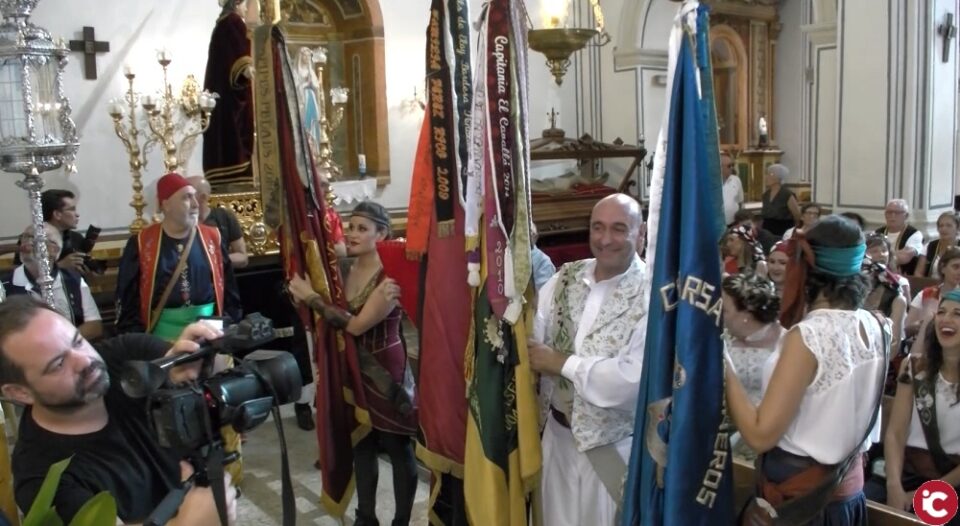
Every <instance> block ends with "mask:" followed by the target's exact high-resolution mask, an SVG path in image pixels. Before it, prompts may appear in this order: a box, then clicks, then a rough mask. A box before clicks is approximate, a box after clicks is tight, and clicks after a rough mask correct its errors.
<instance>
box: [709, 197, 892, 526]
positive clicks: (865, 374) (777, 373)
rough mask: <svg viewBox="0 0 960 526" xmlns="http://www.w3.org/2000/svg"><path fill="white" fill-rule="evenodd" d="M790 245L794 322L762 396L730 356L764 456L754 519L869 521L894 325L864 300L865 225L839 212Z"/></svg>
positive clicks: (729, 385) (750, 432)
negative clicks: (873, 453) (865, 459)
mask: <svg viewBox="0 0 960 526" xmlns="http://www.w3.org/2000/svg"><path fill="white" fill-rule="evenodd" d="M790 243H791V247H790V250H789V253H790V256H791V260H790V263H789V267H788V269H787V282H786V284H785V286H784V291H783V307H782V309H781V313H782V314H781V318H780V321H781V323H782V324H783V326H784V327H790V330H789V331H788V332H787V333H786V334H785V335H784V337H783V338H782V339H781V340H780V344H779V345H778V348H777V350H776V351H775V353H774V356H773V357H772V358H771V359H770V361H769V362H768V363H767V366H766V368H765V371H764V393H763V398H762V399H761V400H760V403H759V404H756V405H755V404H754V403H753V402H752V401H751V400H750V396H749V394H748V393H747V390H746V389H745V388H744V386H743V384H742V383H741V381H740V379H739V378H738V376H737V373H736V370H735V364H734V363H733V361H732V359H731V358H730V357H729V356H728V357H727V359H726V362H725V363H726V365H727V371H726V375H725V376H726V382H725V391H726V397H727V407H728V408H729V412H730V415H731V417H732V418H733V422H734V424H735V425H736V427H737V429H738V430H739V432H740V435H741V436H742V437H743V439H744V440H745V441H746V443H747V444H748V445H749V446H750V447H751V448H753V449H754V450H755V451H757V452H758V453H760V454H761V457H760V458H759V459H758V462H757V472H756V476H757V478H758V484H757V487H758V488H759V494H758V495H757V496H756V498H754V499H751V501H750V502H749V504H748V506H747V508H746V509H745V510H744V524H756V523H757V522H753V521H766V522H759V523H761V524H763V523H767V524H769V523H770V521H772V518H773V517H774V516H778V517H779V519H778V520H777V522H778V523H783V524H812V525H818V526H819V525H830V526H835V525H839V526H846V525H860V524H866V521H867V506H866V498H865V497H864V495H863V469H862V465H861V463H862V452H863V451H865V448H864V445H867V446H869V444H870V443H871V442H876V441H877V440H879V438H880V437H879V434H880V426H879V420H878V419H877V416H878V413H879V402H880V400H881V397H882V394H883V384H884V378H885V375H886V365H887V358H886V350H887V347H888V345H889V343H888V341H889V323H888V322H887V321H886V320H882V321H881V320H880V319H878V318H877V317H876V316H874V315H873V314H872V313H870V312H868V311H866V310H863V309H862V308H861V305H862V304H863V298H864V296H866V292H867V290H868V283H867V278H866V277H865V276H863V275H862V274H861V273H860V267H861V265H862V262H863V256H864V252H865V251H866V247H865V246H864V242H863V235H862V234H861V232H860V229H859V228H858V227H857V226H856V225H855V224H853V223H852V222H850V221H849V220H847V219H845V218H842V217H839V216H829V217H826V218H824V219H821V220H820V221H818V222H817V223H816V224H814V225H813V226H812V227H811V228H810V229H809V230H808V231H807V232H798V233H797V234H796V235H795V236H794V238H793V239H791V241H790ZM824 484H826V486H824ZM819 488H825V489H824V490H823V491H815V490H818V489H819ZM774 514H775V515H774Z"/></svg>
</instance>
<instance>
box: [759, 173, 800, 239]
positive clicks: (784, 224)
mask: <svg viewBox="0 0 960 526" xmlns="http://www.w3.org/2000/svg"><path fill="white" fill-rule="evenodd" d="M788 175H790V170H788V169H787V167H786V166H784V165H782V164H771V165H770V166H768V167H767V172H766V176H765V178H764V180H763V182H764V184H765V185H766V187H767V189H766V191H764V192H763V208H762V209H761V211H760V213H761V214H762V215H763V228H764V229H766V230H767V231H769V232H770V233H771V234H774V235H777V236H782V235H783V233H784V232H786V231H787V229H789V228H791V227H793V226H794V225H796V224H797V223H799V222H800V221H801V218H800V203H799V202H798V201H797V196H796V195H794V194H793V192H792V191H790V189H789V188H785V187H784V186H783V180H784V179H786V177H787V176H788Z"/></svg>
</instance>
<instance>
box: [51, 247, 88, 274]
mask: <svg viewBox="0 0 960 526" xmlns="http://www.w3.org/2000/svg"><path fill="white" fill-rule="evenodd" d="M86 256H87V255H86V254H84V253H83V252H72V253H70V254H67V255H66V256H64V258H63V259H61V260H60V261H57V266H58V267H60V268H61V269H64V270H73V271H76V272H78V273H80V275H81V276H84V277H86V276H87V274H89V273H90V269H88V268H87V266H86V265H84V264H83V259H84V258H85V257H86Z"/></svg>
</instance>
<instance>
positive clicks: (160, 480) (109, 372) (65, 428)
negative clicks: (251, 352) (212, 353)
mask: <svg viewBox="0 0 960 526" xmlns="http://www.w3.org/2000/svg"><path fill="white" fill-rule="evenodd" d="M217 336H219V333H218V332H217V331H214V330H213V329H211V328H209V327H208V326H205V325H202V324H192V325H189V326H188V327H187V328H186V329H184V331H183V333H182V334H181V336H180V339H179V340H178V341H177V342H176V343H174V344H173V347H172V348H171V347H170V344H169V343H166V342H164V341H162V340H160V339H157V338H155V337H153V336H149V335H145V334H125V335H122V336H118V337H116V338H111V339H107V340H103V341H102V342H99V343H98V344H97V346H96V348H94V347H93V346H91V345H90V343H88V342H87V341H86V340H85V339H84V338H83V337H82V336H81V335H80V333H79V331H78V330H77V328H76V327H74V326H73V325H72V324H71V323H70V322H69V321H67V319H66V318H64V317H63V316H61V315H60V314H58V313H57V312H56V311H54V310H52V309H51V308H50V307H48V306H47V305H46V304H44V303H42V302H40V301H39V300H36V299H34V298H32V297H29V296H19V297H16V298H10V299H8V300H7V301H6V302H4V303H2V304H0V391H2V393H3V395H4V397H6V398H9V399H12V400H14V401H16V402H19V403H21V404H23V405H24V406H26V409H25V410H24V412H23V416H22V417H21V420H20V434H19V436H18V437H17V443H16V448H15V449H14V453H13V476H14V486H15V492H16V499H17V504H18V505H19V506H20V509H22V510H27V509H29V508H30V505H31V504H32V503H33V500H34V499H35V498H36V496H37V493H38V492H39V490H40V486H41V484H42V482H43V479H44V477H46V475H47V470H48V469H49V467H50V466H51V465H52V464H53V463H55V462H58V461H60V460H63V459H65V458H68V457H72V460H71V461H70V465H69V466H68V468H67V470H66V471H65V472H64V474H63V477H62V478H61V480H60V485H59V486H58V489H57V493H56V496H55V497H54V501H53V504H54V506H55V507H56V510H57V513H58V514H59V515H60V517H61V518H62V519H63V521H64V523H69V522H70V521H71V520H72V519H73V516H74V515H75V514H76V513H77V511H79V510H80V508H81V507H82V506H83V504H84V503H86V502H87V501H88V500H90V499H91V498H92V497H93V496H94V495H96V494H97V493H99V492H100V491H104V490H105V491H108V492H109V493H110V494H111V495H113V497H114V499H115V500H116V503H117V514H118V516H119V519H120V520H121V521H123V524H136V523H138V522H140V521H142V520H143V519H145V518H146V517H147V516H148V515H149V514H150V512H151V511H153V509H154V508H155V507H156V506H157V505H158V504H159V503H160V501H161V500H163V498H164V496H166V495H167V493H168V492H169V491H170V490H172V489H174V488H175V487H177V486H178V485H179V484H180V481H181V480H184V478H185V477H186V476H187V475H188V474H189V471H190V467H189V465H188V464H186V463H185V462H180V461H179V459H178V458H177V457H176V456H174V455H173V454H172V452H171V451H169V450H166V449H163V448H161V447H160V446H159V444H158V443H157V441H156V439H155V438H154V435H153V433H152V432H151V430H150V428H149V425H148V423H147V415H146V412H145V404H144V402H143V401H142V400H135V399H131V398H129V397H127V396H126V395H125V394H124V393H123V391H122V389H121V388H120V382H119V371H120V367H121V366H122V364H123V363H124V362H125V361H127V360H152V359H156V358H159V357H161V356H163V355H165V354H166V355H169V354H178V353H184V352H194V351H196V350H197V349H198V348H199V344H198V343H197V342H199V341H203V340H210V339H213V338H216V337H217ZM200 366H201V364H200V363H199V362H193V363H191V364H187V365H183V366H181V367H178V368H175V369H173V370H172V371H171V372H170V378H171V380H172V381H174V382H184V381H188V380H193V379H196V378H197V376H198V374H199V370H200ZM225 484H226V485H227V491H226V495H227V510H228V512H229V516H230V521H231V523H234V522H235V516H236V491H235V490H234V489H233V488H232V487H231V486H230V479H229V477H227V479H226V480H225ZM218 523H219V520H218V519H217V512H216V506H215V505H214V501H213V493H212V491H211V490H210V488H200V487H194V488H193V489H191V490H190V491H189V492H188V493H187V495H186V498H185V499H184V500H183V504H182V505H181V506H180V508H179V511H178V513H177V516H176V517H174V518H173V519H172V520H171V521H170V522H169V523H168V524H170V525H177V526H179V525H191V526H192V525H200V524H204V525H205V524H218Z"/></svg>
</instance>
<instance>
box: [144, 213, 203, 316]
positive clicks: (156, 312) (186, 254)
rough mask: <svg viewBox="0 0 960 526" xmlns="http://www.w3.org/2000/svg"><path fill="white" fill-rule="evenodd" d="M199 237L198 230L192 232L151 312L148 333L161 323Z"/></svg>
mask: <svg viewBox="0 0 960 526" xmlns="http://www.w3.org/2000/svg"><path fill="white" fill-rule="evenodd" d="M196 237H197V229H196V228H194V229H193V230H191V231H190V238H189V239H188V240H187V245H186V246H185V247H184V249H183V252H181V253H180V259H179V260H178V261H177V266H176V268H174V269H173V273H172V274H170V279H169V280H168V281H167V286H166V287H165V288H164V289H163V294H161V295H160V301H158V302H157V304H156V305H155V306H154V307H153V310H151V311H150V320H149V322H148V325H147V332H151V331H153V328H154V327H155V326H156V325H157V322H158V321H160V314H161V313H162V312H163V306H164V305H166V303H167V298H169V297H170V293H171V292H173V287H174V285H176V284H177V276H179V275H180V273H181V272H183V267H185V266H187V260H188V259H190V250H191V249H193V240H194V239H196Z"/></svg>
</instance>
